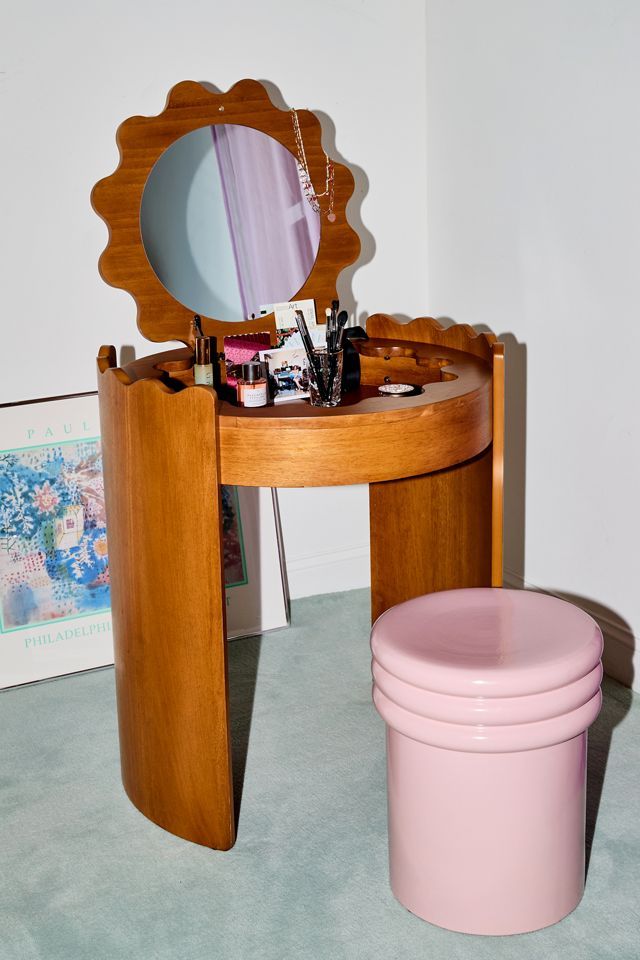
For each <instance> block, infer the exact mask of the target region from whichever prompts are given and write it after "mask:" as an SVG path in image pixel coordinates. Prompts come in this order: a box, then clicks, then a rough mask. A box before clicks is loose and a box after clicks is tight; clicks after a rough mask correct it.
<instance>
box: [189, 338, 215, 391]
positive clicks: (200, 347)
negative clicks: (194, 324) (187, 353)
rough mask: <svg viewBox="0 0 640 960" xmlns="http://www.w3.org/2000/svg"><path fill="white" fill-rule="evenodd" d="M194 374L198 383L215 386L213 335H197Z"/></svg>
mask: <svg viewBox="0 0 640 960" xmlns="http://www.w3.org/2000/svg"><path fill="white" fill-rule="evenodd" d="M195 353H196V355H195V363H194V364H193V376H194V378H195V381H196V383H203V384H205V385H206V386H208V387H212V386H213V363H212V362H211V337H196V350H195Z"/></svg>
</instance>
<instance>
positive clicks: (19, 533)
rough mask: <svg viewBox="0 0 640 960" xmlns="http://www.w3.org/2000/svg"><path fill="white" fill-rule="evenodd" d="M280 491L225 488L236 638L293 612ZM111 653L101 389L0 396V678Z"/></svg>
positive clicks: (228, 583)
mask: <svg viewBox="0 0 640 960" xmlns="http://www.w3.org/2000/svg"><path fill="white" fill-rule="evenodd" d="M275 496H276V495H275V491H271V490H268V489H258V488H236V487H223V488H222V504H223V535H224V562H225V588H226V604H227V637H228V639H235V638H238V637H243V636H250V635H252V634H256V633H261V632H263V631H265V630H273V629H275V628H277V627H282V626H286V624H287V623H288V603H287V599H286V596H285V576H284V570H283V567H282V565H281V543H280V526H279V518H278V512H277V501H276V499H275ZM112 663H113V638H112V627H111V613H110V595H109V559H108V545H107V529H106V517H105V504H104V486H103V478H102V451H101V444H100V420H99V412H98V395H97V393H88V394H80V395H77V396H73V397H61V398H59V399H54V400H38V401H29V402H25V403H18V404H11V405H3V406H0V688H3V687H11V686H16V685H18V684H22V683H30V682H33V681H36V680H44V679H48V678H51V677H58V676H63V675H64V674H68V673H76V672H78V671H80V670H88V669H91V668H93V667H100V666H106V665H109V664H112Z"/></svg>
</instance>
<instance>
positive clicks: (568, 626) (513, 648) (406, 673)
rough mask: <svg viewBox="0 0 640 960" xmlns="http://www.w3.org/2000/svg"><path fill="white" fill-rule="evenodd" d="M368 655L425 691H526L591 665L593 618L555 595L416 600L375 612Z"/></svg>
mask: <svg viewBox="0 0 640 960" xmlns="http://www.w3.org/2000/svg"><path fill="white" fill-rule="evenodd" d="M371 649H372V651H373V655H374V657H375V659H376V660H377V661H378V663H380V664H381V665H382V666H383V667H384V668H385V670H388V671H389V673H392V674H393V675H394V676H396V677H398V678H399V679H401V680H404V681H406V682H408V683H411V684H413V685H414V686H417V687H421V688H422V689H424V690H431V691H435V692H437V693H448V694H453V695H456V696H466V697H513V696H526V695H528V694H532V693H539V692H541V691H545V690H553V689H555V688H556V687H561V686H564V685H566V684H568V683H572V682H573V681H575V680H579V679H580V678H582V677H584V676H585V675H586V674H587V673H589V672H590V671H591V670H593V668H594V667H595V666H596V664H597V663H598V661H599V659H600V656H601V654H602V634H601V632H600V628H599V627H598V625H597V623H596V622H595V620H593V618H592V617H590V616H589V615H588V614H586V613H584V611H582V610H580V609H579V608H578V607H575V606H574V605H573V604H571V603H568V602H567V601H566V600H559V599H558V598H557V597H549V596H547V595H546V594H542V593H533V592H530V591H526V590H505V589H491V588H487V587H482V588H472V589H465V590H447V591H444V592H442V593H431V594H428V595H427V596H424V597H416V599H415V600H408V601H406V603H401V604H398V606H396V607H392V608H391V609H390V610H387V611H386V612H385V613H383V614H382V616H380V617H379V618H378V620H377V621H376V622H375V624H374V626H373V630H372V633H371Z"/></svg>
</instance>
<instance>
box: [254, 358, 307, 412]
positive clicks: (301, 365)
mask: <svg viewBox="0 0 640 960" xmlns="http://www.w3.org/2000/svg"><path fill="white" fill-rule="evenodd" d="M260 360H261V361H262V362H263V363H264V365H265V367H266V370H267V379H268V381H269V392H270V394H271V396H272V397H273V402H274V403H283V402H285V401H286V400H304V398H305V397H308V396H309V374H308V370H307V367H308V361H307V354H306V352H305V349H304V347H303V346H302V343H300V346H298V347H292V348H289V347H288V346H287V347H285V348H283V349H278V350H263V351H262V352H261V353H260Z"/></svg>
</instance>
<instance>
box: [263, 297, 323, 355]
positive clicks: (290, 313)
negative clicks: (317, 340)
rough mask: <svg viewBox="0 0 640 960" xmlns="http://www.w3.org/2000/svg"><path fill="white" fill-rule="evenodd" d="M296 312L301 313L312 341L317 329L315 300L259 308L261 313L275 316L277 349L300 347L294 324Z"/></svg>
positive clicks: (300, 341) (293, 301)
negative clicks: (299, 311)
mask: <svg viewBox="0 0 640 960" xmlns="http://www.w3.org/2000/svg"><path fill="white" fill-rule="evenodd" d="M296 310H301V311H302V313H303V315H304V319H305V323H306V325H307V329H308V330H309V333H310V334H311V336H312V339H313V331H314V330H316V329H317V321H316V304H315V300H290V301H289V300H288V301H286V302H283V303H271V304H263V305H262V306H261V307H260V312H261V313H263V312H264V313H272V312H273V314H274V316H275V321H276V341H277V346H278V347H293V346H299V345H300V346H301V345H302V340H301V339H300V334H299V332H298V326H297V324H296V314H295V312H296ZM292 341H293V342H292Z"/></svg>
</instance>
